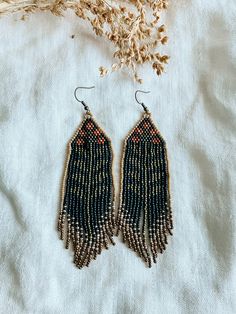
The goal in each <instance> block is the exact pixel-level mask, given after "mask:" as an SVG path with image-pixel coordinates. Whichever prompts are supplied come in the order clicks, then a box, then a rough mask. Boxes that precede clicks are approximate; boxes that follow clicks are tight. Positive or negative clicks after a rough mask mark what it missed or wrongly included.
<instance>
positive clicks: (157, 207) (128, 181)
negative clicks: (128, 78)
mask: <svg viewBox="0 0 236 314" xmlns="http://www.w3.org/2000/svg"><path fill="white" fill-rule="evenodd" d="M138 92H143V91H140V90H137V91H136V93H135V99H136V101H137V102H138V103H139V104H141V105H142V107H143V109H144V114H143V116H142V118H141V120H140V121H139V122H138V123H137V125H136V126H135V127H134V128H133V129H132V131H131V132H130V133H129V134H128V136H127V137H126V139H125V143H124V150H123V158H122V163H121V194H120V206H119V207H120V208H119V210H118V218H117V225H118V234H119V232H121V233H122V235H123V240H124V242H125V243H127V245H128V247H129V248H131V249H132V250H134V251H135V252H136V253H137V254H138V255H139V256H140V257H141V258H142V259H143V260H144V262H145V263H147V265H148V266H149V267H151V264H152V261H151V260H153V262H154V263H156V258H157V255H158V253H162V252H163V251H164V250H165V249H166V244H167V235H168V234H170V235H172V231H171V230H172V229H173V222H172V212H171V198H170V189H169V171H168V159H167V149H166V144H165V141H164V139H163V137H162V136H161V134H160V133H159V131H158V129H157V128H156V126H155V125H154V123H153V121H152V119H151V113H150V112H149V111H148V109H147V107H146V106H145V105H144V103H141V102H139V101H138V99H137V96H136V95H137V93H138ZM144 93H148V92H144ZM151 257H152V258H151Z"/></svg>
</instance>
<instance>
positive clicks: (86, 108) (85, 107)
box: [74, 86, 95, 112]
mask: <svg viewBox="0 0 236 314" xmlns="http://www.w3.org/2000/svg"><path fill="white" fill-rule="evenodd" d="M80 88H83V89H92V88H95V86H90V87H84V86H78V87H76V89H75V91H74V96H75V99H76V100H77V101H78V102H80V103H81V104H82V105H83V106H84V109H85V110H86V111H87V112H90V110H89V107H88V106H87V105H86V103H85V102H84V101H83V100H79V99H78V97H77V94H76V93H77V90H78V89H80Z"/></svg>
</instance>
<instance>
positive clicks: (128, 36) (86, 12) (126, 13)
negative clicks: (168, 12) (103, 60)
mask: <svg viewBox="0 0 236 314" xmlns="http://www.w3.org/2000/svg"><path fill="white" fill-rule="evenodd" d="M166 8H167V1H166V0H158V1H157V0H127V1H124V0H119V1H111V2H108V0H106V1H105V0H71V1H67V0H51V1H50V0H24V1H23V0H3V1H2V2H1V3H0V15H4V14H9V13H15V12H22V13H23V17H22V19H24V18H25V17H26V16H27V15H29V14H30V13H34V12H37V11H49V12H51V13H52V14H54V15H57V16H62V15H63V12H64V11H66V10H67V9H71V10H73V11H74V12H75V14H76V15H77V16H78V17H79V18H81V19H83V20H87V21H88V22H89V23H90V24H91V26H92V28H93V31H94V32H95V34H96V35H97V36H101V37H104V38H106V39H108V40H109V41H111V42H112V43H113V45H114V47H115V49H116V50H115V52H114V54H113V57H114V58H115V59H116V62H115V63H114V64H113V65H112V66H111V70H112V71H117V70H119V69H121V68H123V67H127V68H128V69H130V70H131V72H132V75H133V77H134V79H135V80H136V81H137V82H139V83H142V80H141V79H140V78H139V76H138V73H137V67H138V66H140V65H142V64H145V63H150V64H151V65H152V68H153V69H154V71H155V72H156V74H157V75H160V74H161V73H162V72H163V71H164V64H166V63H167V62H168V59H169V57H168V56H166V55H161V54H160V53H158V52H157V48H158V46H160V45H164V44H166V43H167V40H168V37H167V36H166V35H165V26H164V25H159V23H160V22H159V20H160V13H161V11H163V10H165V9H166ZM99 70H100V74H101V76H104V75H106V74H107V73H108V72H109V71H108V69H106V68H104V67H100V68H99Z"/></svg>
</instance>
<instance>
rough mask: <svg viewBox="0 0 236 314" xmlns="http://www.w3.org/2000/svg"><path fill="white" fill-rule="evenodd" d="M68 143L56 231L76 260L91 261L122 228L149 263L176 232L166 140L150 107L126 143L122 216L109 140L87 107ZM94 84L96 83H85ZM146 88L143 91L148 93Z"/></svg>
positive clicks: (79, 264) (125, 237)
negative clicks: (174, 229) (156, 123)
mask: <svg viewBox="0 0 236 314" xmlns="http://www.w3.org/2000/svg"><path fill="white" fill-rule="evenodd" d="M78 88H80V87H77V88H76V89H75V93H74V95H75V98H76V100H77V101H79V102H80V103H82V105H83V106H84V109H85V111H86V113H85V116H84V119H83V121H82V124H81V125H80V126H79V128H78V129H77V131H76V132H75V134H74V136H73V137H72V139H71V140H70V141H69V145H68V156H67V160H66V166H65V174H64V178H63V185H62V201H61V208H60V213H59V220H58V230H59V232H60V235H61V239H62V240H63V239H64V237H65V236H66V248H69V245H70V244H72V247H73V250H74V263H75V265H76V266H77V267H78V268H82V267H84V266H88V265H89V263H90V262H91V260H93V259H96V257H97V255H98V254H100V253H101V251H102V249H104V248H105V249H108V246H109V244H113V245H114V244H115V243H114V240H113V236H114V235H115V234H116V235H117V236H118V235H119V233H121V234H122V235H123V240H124V242H125V243H127V245H128V247H129V248H131V249H132V250H134V251H135V252H136V253H137V254H138V255H139V256H140V257H141V258H142V259H143V260H144V262H145V263H146V264H147V265H148V266H149V267H151V264H152V261H153V262H154V263H156V258H157V255H158V253H162V252H163V251H164V250H165V248H166V245H167V235H168V234H170V235H172V229H173V223H172V213H171V203H170V189H169V172H168V159H167V149H166V144H165V141H164V139H163V137H162V136H161V134H160V133H159V131H158V129H157V128H156V126H155V125H154V123H153V121H152V119H151V114H150V112H149V111H148V109H147V107H146V106H145V105H144V104H143V103H142V102H139V101H138V99H137V96H136V95H137V93H138V92H143V91H140V90H137V91H136V93H135V99H136V101H137V102H138V103H139V104H141V105H142V107H143V109H144V113H143V116H142V118H141V120H140V121H139V122H138V123H137V124H136V125H135V127H134V128H133V129H132V131H131V132H130V133H129V134H128V136H127V137H126V139H125V142H124V148H123V156H122V162H121V187H120V204H119V210H118V215H117V217H116V215H115V213H114V212H115V206H114V199H115V197H114V196H115V194H114V184H113V174H112V160H113V152H112V147H111V140H110V139H109V138H108V136H107V135H106V134H105V132H104V131H103V130H102V129H101V128H100V127H99V126H98V124H97V123H96V122H95V120H94V118H93V116H92V114H91V112H90V110H89V108H88V106H87V105H86V104H85V103H84V101H81V100H79V99H78V98H77V96H76V92H77V90H78ZM83 88H86V89H90V88H93V87H83ZM144 93H145V92H144Z"/></svg>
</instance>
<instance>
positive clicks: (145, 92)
mask: <svg viewBox="0 0 236 314" xmlns="http://www.w3.org/2000/svg"><path fill="white" fill-rule="evenodd" d="M138 93H144V94H148V93H150V91H143V90H140V89H138V90H136V92H135V94H134V97H135V100H136V101H137V103H138V104H140V105H141V106H142V107H143V109H144V111H145V112H146V113H149V111H148V108H147V107H146V106H145V105H144V103H143V102H141V101H139V100H138V98H137V94H138Z"/></svg>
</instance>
